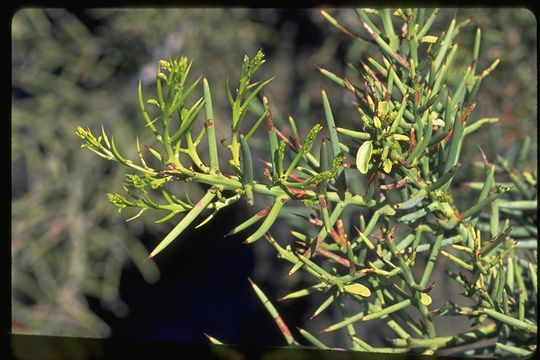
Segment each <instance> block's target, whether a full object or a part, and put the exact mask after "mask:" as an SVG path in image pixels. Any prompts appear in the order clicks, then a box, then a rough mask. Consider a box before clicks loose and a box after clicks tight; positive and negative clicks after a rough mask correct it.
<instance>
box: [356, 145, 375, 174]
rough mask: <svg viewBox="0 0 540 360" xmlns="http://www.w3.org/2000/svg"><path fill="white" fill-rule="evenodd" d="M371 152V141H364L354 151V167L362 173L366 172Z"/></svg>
mask: <svg viewBox="0 0 540 360" xmlns="http://www.w3.org/2000/svg"><path fill="white" fill-rule="evenodd" d="M372 153H373V144H372V142H371V141H366V142H364V143H363V144H362V146H360V148H359V149H358V153H356V168H357V169H358V171H360V172H361V173H362V174H367V172H368V164H369V160H371V154H372Z"/></svg>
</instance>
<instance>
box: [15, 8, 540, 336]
mask: <svg viewBox="0 0 540 360" xmlns="http://www.w3.org/2000/svg"><path fill="white" fill-rule="evenodd" d="M329 12H331V13H332V15H333V16H334V17H336V18H338V19H339V20H340V21H341V22H342V23H344V24H346V25H348V26H349V28H350V29H353V30H354V31H355V32H356V33H359V34H363V31H364V30H363V29H361V28H360V26H359V22H358V19H357V18H356V15H355V13H354V11H352V10H350V9H333V10H329ZM454 15H457V17H458V19H459V20H463V19H465V18H471V23H470V24H469V25H468V26H467V27H466V29H465V31H464V33H463V34H462V35H461V36H460V39H461V40H460V50H459V51H458V54H457V58H456V63H462V64H463V67H462V68H461V69H459V70H460V71H459V73H456V74H455V75H454V76H449V80H450V81H455V82H458V81H459V80H460V79H461V73H462V71H461V70H462V69H463V68H464V67H465V66H466V65H465V64H466V63H467V62H468V61H470V60H469V59H470V53H471V51H472V47H473V41H474V34H475V30H476V26H480V27H481V29H482V37H483V40H482V47H481V52H480V54H481V59H482V60H481V63H480V64H479V68H480V69H483V68H485V67H486V66H487V65H489V64H490V63H491V62H492V61H493V60H494V59H496V58H501V64H500V65H499V67H498V68H497V69H496V71H495V72H494V73H492V74H491V75H490V76H489V77H488V78H487V79H486V80H485V81H484V83H483V84H482V87H481V90H480V92H479V94H480V95H479V102H478V106H477V107H476V109H475V112H474V113H473V114H472V115H471V118H481V117H488V116H489V117H500V121H499V123H498V124H496V125H489V126H488V129H489V130H488V131H481V132H477V133H476V134H475V135H474V136H471V137H469V138H468V140H467V141H468V142H469V143H470V144H469V145H468V146H467V145H465V146H463V149H464V151H467V152H465V153H464V154H463V159H465V160H466V162H471V163H472V162H473V161H475V160H478V159H480V151H478V149H477V147H476V146H475V145H476V144H478V145H480V146H481V147H482V149H483V150H484V152H486V154H487V156H488V159H490V161H494V159H495V154H501V155H502V156H504V157H507V158H513V157H515V156H516V153H517V151H518V149H519V143H520V141H518V140H519V139H521V138H523V136H524V135H527V134H528V135H531V137H532V138H533V139H536V137H537V136H536V133H537V102H536V99H537V84H536V81H535V79H536V78H537V69H536V53H537V48H536V47H537V38H536V20H535V18H534V15H533V14H532V13H531V12H530V11H528V10H524V9H457V10H456V9H444V10H442V11H441V13H440V15H439V17H438V20H437V22H436V24H435V25H434V28H433V30H432V31H433V33H436V32H438V31H444V30H445V29H446V28H447V26H448V24H449V23H450V20H451V18H452V17H453V16H454ZM364 35H365V34H364ZM12 46H13V51H12V79H13V83H12V85H13V87H12V119H11V121H12V239H11V242H12V258H13V267H12V269H13V272H12V282H13V284H12V299H13V311H12V318H13V332H14V333H28V334H43V335H69V336H96V337H107V336H123V337H131V338H155V339H170V340H177V341H187V342H204V341H206V340H205V338H204V336H203V335H202V333H203V332H209V333H211V334H212V335H215V336H216V337H218V338H219V339H223V340H224V341H227V342H231V343H254V344H256V343H259V344H281V343H282V339H281V338H280V334H279V332H278V331H277V329H274V325H273V324H272V322H271V320H270V319H269V318H268V316H267V314H266V313H265V310H264V309H263V307H262V306H260V304H259V303H258V300H257V299H256V298H255V296H254V295H253V294H252V292H251V289H249V288H248V282H247V280H246V277H247V276H251V277H252V278H254V280H256V281H257V283H258V284H261V285H262V286H263V287H264V288H265V291H267V294H268V295H269V297H270V298H277V297H280V296H281V295H283V294H285V293H286V292H288V290H289V289H290V288H292V287H294V285H295V284H294V283H295V281H299V280H297V279H296V280H295V279H294V278H293V279H290V281H283V278H284V275H285V273H286V271H287V270H288V269H285V267H284V266H283V264H282V263H278V262H277V261H276V259H275V257H274V252H273V249H270V247H269V246H266V245H267V244H265V243H264V242H258V243H256V244H255V245H253V246H245V245H242V244H241V239H240V238H234V237H233V238H232V239H222V236H223V234H225V233H227V232H228V231H229V230H230V228H231V227H232V226H233V224H234V223H235V221H236V220H235V219H236V215H235V214H237V213H238V212H242V211H244V212H245V211H246V209H245V208H243V207H242V205H238V206H235V207H234V208H232V209H231V210H228V212H227V213H225V214H221V216H218V217H217V218H216V219H215V222H214V223H213V225H211V226H208V227H203V228H202V229H199V230H195V231H193V232H191V233H190V234H187V235H186V236H184V239H182V241H177V243H178V244H175V245H173V246H171V248H170V249H169V251H168V252H166V254H164V255H163V256H162V257H158V259H157V260H156V262H152V261H149V262H143V260H144V259H145V258H146V256H147V254H148V253H147V249H149V248H153V247H154V246H155V245H156V244H157V242H158V241H159V240H161V238H162V237H163V236H164V235H165V234H166V233H167V232H168V230H170V227H172V225H173V224H161V225H156V224H154V223H153V222H152V221H153V220H156V219H157V218H152V215H148V216H145V215H143V216H142V217H141V218H139V219H137V220H134V221H132V222H126V221H125V219H126V218H127V217H126V215H125V214H122V215H119V214H118V213H117V212H116V210H115V209H114V207H113V206H111V205H110V204H109V203H108V202H107V200H106V197H105V193H106V192H108V191H119V190H120V189H121V182H122V180H123V176H124V169H123V168H120V167H116V166H111V164H109V163H107V162H105V161H103V160H102V159H100V158H98V157H95V156H93V154H91V153H90V152H88V151H82V150H80V143H79V141H78V140H77V139H76V137H75V135H74V132H75V129H76V126H77V125H79V124H80V125H82V126H84V127H86V126H88V127H90V128H91V129H93V130H95V131H97V130H98V129H99V127H100V126H101V125H103V126H104V127H105V128H106V129H107V130H111V131H112V132H113V133H115V134H121V137H118V139H117V141H118V145H119V147H120V148H121V152H122V153H126V154H128V155H130V156H131V158H135V156H136V153H135V151H136V149H135V146H132V145H133V144H134V142H135V138H136V136H139V139H140V141H141V144H146V145H150V143H148V141H150V139H151V133H150V132H149V131H147V129H145V128H144V121H143V119H142V117H141V115H140V113H139V110H138V105H137V103H136V94H137V93H136V90H137V83H138V80H139V79H141V81H142V84H143V91H144V93H145V94H153V91H154V89H153V88H148V86H149V85H151V84H152V83H153V81H154V77H155V72H156V66H157V61H158V60H159V59H167V58H173V57H176V56H179V55H185V56H188V57H189V58H191V59H193V60H194V62H193V70H192V72H193V74H197V75H198V74H205V75H206V76H207V77H208V79H209V81H210V85H211V86H212V88H213V102H214V112H215V117H216V123H217V131H218V138H220V139H222V138H225V137H227V134H228V131H229V128H228V126H229V125H228V124H229V117H230V109H229V108H228V105H227V102H226V97H225V91H224V88H225V82H226V79H227V77H230V79H231V83H232V84H233V83H234V82H235V81H237V77H238V73H239V70H240V64H241V60H242V58H243V55H244V54H249V55H253V54H255V52H256V51H257V50H258V49H261V48H262V49H263V51H265V53H266V54H267V63H266V64H265V65H264V66H263V67H262V71H261V74H259V78H260V79H266V78H269V77H271V76H274V75H277V77H276V79H275V80H273V81H272V82H271V83H270V84H269V86H268V88H267V90H266V92H267V95H268V96H269V98H270V101H271V104H272V111H273V114H274V118H275V120H276V123H277V124H278V127H280V128H281V129H282V131H284V132H285V133H288V128H287V121H286V120H287V116H288V115H289V114H290V115H292V116H294V118H295V120H296V123H297V124H298V127H299V132H300V133H303V134H305V133H306V132H307V131H308V130H309V129H310V128H311V127H312V125H313V124H314V123H315V122H321V121H322V120H323V119H324V115H323V112H322V105H321V101H320V98H319V97H320V87H321V84H322V86H324V87H325V89H326V91H327V93H328V96H329V99H330V101H331V103H332V108H333V109H334V112H335V113H334V116H335V118H336V121H337V122H338V123H340V124H349V125H350V124H353V123H355V122H356V121H358V119H357V116H356V112H355V111H353V106H352V99H351V98H350V95H349V94H348V93H346V92H345V91H342V89H339V88H337V86H335V85H334V84H331V83H330V82H329V81H328V80H325V79H323V77H322V76H321V75H320V74H319V72H318V71H317V69H316V68H315V67H314V66H313V65H315V64H317V65H321V66H324V67H325V68H326V69H329V70H331V71H333V72H334V73H336V74H337V75H346V76H347V77H349V78H350V79H352V80H354V81H358V79H359V76H358V74H357V73H356V74H355V70H353V69H352V68H351V67H350V66H348V65H347V64H348V63H352V64H354V65H355V66H358V59H359V57H362V56H365V55H367V54H373V51H375V47H374V46H372V45H369V44H367V43H363V42H361V41H356V40H353V39H352V38H350V37H347V36H346V35H345V34H343V33H340V32H339V31H338V30H336V28H334V27H332V26H331V25H330V24H328V23H326V21H325V20H324V19H323V17H322V16H321V15H320V13H319V11H318V10H316V9H309V10H290V9H287V10H285V9H249V10H248V9H217V8H214V9H130V10H114V9H99V10H97V9H92V10H76V11H68V10H63V9H54V10H49V9H46V10H44V9H23V10H21V11H19V12H18V13H16V14H15V16H14V18H13V21H12ZM354 81H353V82H354ZM117 136H118V135H117ZM471 144H472V146H471ZM143 146H144V145H143ZM262 146H263V144H262V143H261V147H260V148H261V149H262V148H263V147H262ZM254 152H255V155H254V157H255V158H257V156H256V152H257V149H254ZM533 154H534V156H532V157H531V158H530V166H531V167H532V166H534V164H536V154H537V142H536V141H533ZM146 155H147V153H146ZM203 156H204V154H203ZM479 174H481V172H479ZM467 175H470V174H467ZM185 191H186V192H188V193H189V194H190V196H191V197H192V198H194V199H195V198H199V197H200V196H201V194H202V189H199V188H198V187H197V185H192V186H191V187H188V188H185ZM464 197H465V196H464ZM133 215H134V214H133ZM287 224H288V226H275V227H274V228H275V229H273V230H272V233H273V234H274V236H275V237H276V239H280V238H281V239H283V240H282V242H283V241H285V238H289V237H290V235H289V230H290V228H291V226H293V227H294V226H302V224H303V220H301V219H299V218H298V217H295V216H294V215H291V214H289V216H287ZM158 268H159V270H158ZM135 269H136V270H135ZM160 271H161V279H160ZM158 280H159V281H158ZM148 283H155V284H154V285H149V284H148ZM443 290H444V287H443ZM307 305H308V304H305V303H302V302H301V301H299V302H296V303H294V304H290V305H289V304H282V305H281V306H282V308H281V309H280V311H281V312H282V314H283V315H284V318H285V319H287V320H288V321H289V325H291V326H295V325H298V326H300V325H302V324H304V322H306V321H307V318H308V314H307V313H306V311H305V310H303V306H307ZM312 306H313V304H311V306H310V308H312ZM261 319H262V320H261ZM317 321H320V322H326V321H328V319H325V318H324V317H321V318H320V319H318V320H314V321H311V322H310V325H309V326H303V325H302V326H303V327H304V328H306V329H308V330H311V329H320V327H317V324H318V323H317ZM253 329H257V331H253ZM366 332H367V330H366ZM332 336H334V337H335V336H337V335H333V334H328V337H329V338H328V342H333V343H335V346H343V344H341V343H340V339H337V338H336V339H330V338H331V337H332ZM380 336H381V334H380V333H378V332H377V331H372V332H371V333H369V336H368V337H366V340H368V341H374V339H375V338H378V337H380ZM375 341H376V340H375Z"/></svg>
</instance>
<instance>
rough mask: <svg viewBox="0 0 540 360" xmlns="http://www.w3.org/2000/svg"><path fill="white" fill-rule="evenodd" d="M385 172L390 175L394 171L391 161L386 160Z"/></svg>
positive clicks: (384, 164)
mask: <svg viewBox="0 0 540 360" xmlns="http://www.w3.org/2000/svg"><path fill="white" fill-rule="evenodd" d="M383 170H384V172H385V173H387V174H389V173H390V171H392V161H391V160H390V159H386V160H384V163H383Z"/></svg>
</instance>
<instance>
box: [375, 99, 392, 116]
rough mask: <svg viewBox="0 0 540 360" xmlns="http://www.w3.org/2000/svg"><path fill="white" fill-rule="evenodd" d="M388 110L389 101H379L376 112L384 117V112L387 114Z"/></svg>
mask: <svg viewBox="0 0 540 360" xmlns="http://www.w3.org/2000/svg"><path fill="white" fill-rule="evenodd" d="M389 110H390V103H389V102H388V101H379V105H378V107H377V113H378V114H379V116H381V117H385V116H386V114H388V111H389Z"/></svg>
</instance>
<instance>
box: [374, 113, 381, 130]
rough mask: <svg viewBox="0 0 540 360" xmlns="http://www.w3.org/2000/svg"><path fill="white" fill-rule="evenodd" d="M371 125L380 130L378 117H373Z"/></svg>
mask: <svg viewBox="0 0 540 360" xmlns="http://www.w3.org/2000/svg"><path fill="white" fill-rule="evenodd" d="M373 125H375V127H376V128H377V129H380V128H381V126H382V124H381V119H379V117H378V116H375V117H374V118H373Z"/></svg>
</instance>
